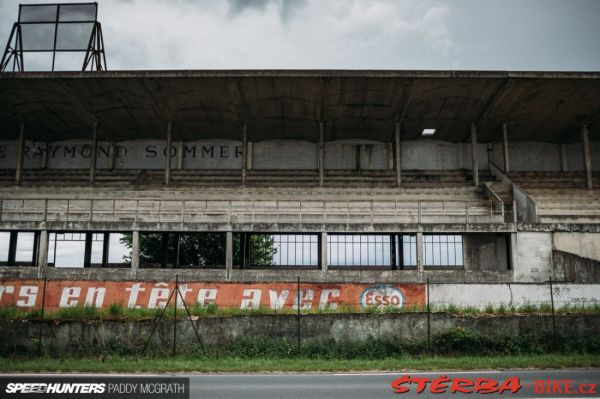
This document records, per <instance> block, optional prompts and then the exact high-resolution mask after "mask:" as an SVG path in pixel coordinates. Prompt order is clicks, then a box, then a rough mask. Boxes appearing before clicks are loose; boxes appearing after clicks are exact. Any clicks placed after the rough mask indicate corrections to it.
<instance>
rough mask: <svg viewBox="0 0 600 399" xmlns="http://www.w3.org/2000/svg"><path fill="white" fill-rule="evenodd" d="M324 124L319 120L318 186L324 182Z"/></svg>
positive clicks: (321, 185)
mask: <svg viewBox="0 0 600 399" xmlns="http://www.w3.org/2000/svg"><path fill="white" fill-rule="evenodd" d="M323 128H324V124H323V122H319V187H323V184H324V183H325V144H324V142H323V140H324V137H323V136H324V134H323Z"/></svg>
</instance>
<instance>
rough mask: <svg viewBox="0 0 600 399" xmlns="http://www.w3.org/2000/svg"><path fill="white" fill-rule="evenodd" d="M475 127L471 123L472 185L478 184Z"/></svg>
mask: <svg viewBox="0 0 600 399" xmlns="http://www.w3.org/2000/svg"><path fill="white" fill-rule="evenodd" d="M477 155H478V151H477V127H476V126H475V124H474V123H471V168H472V171H473V185H475V186H478V185H479V161H478V159H477Z"/></svg>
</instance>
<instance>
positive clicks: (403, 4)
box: [0, 0, 600, 71]
mask: <svg viewBox="0 0 600 399" xmlns="http://www.w3.org/2000/svg"><path fill="white" fill-rule="evenodd" d="M19 1H21V2H23V3H35V2H48V0H29V1H28V0H2V1H1V2H0V35H1V37H0V40H2V45H4V43H5V40H6V38H7V37H8V34H9V32H10V29H11V26H12V23H13V22H14V21H15V20H16V18H17V11H18V3H19ZM98 3H99V19H100V21H101V22H102V27H103V31H104V39H105V45H106V51H107V59H108V67H109V69H112V70H115V69H245V68H249V69H254V68H267V69H271V68H299V69H302V68H327V69H329V68H335V69H496V70H596V71H597V70H600V40H599V38H600V23H599V22H598V16H600V1H598V0H560V1H559V0H502V1H500V0H448V1H443V0H414V1H412V0H221V1H219V0H179V1H166V0H98ZM26 66H29V68H28V69H34V68H36V67H38V68H41V64H39V63H36V62H35V61H33V60H32V61H30V62H29V63H28V64H27V60H26Z"/></svg>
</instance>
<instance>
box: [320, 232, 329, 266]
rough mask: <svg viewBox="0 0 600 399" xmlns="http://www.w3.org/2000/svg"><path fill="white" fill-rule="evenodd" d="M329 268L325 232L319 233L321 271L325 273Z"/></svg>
mask: <svg viewBox="0 0 600 399" xmlns="http://www.w3.org/2000/svg"><path fill="white" fill-rule="evenodd" d="M328 268H329V264H328V262H327V232H325V231H322V232H321V270H323V271H324V272H326V271H327V270H328Z"/></svg>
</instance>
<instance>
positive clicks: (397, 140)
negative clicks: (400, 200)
mask: <svg viewBox="0 0 600 399" xmlns="http://www.w3.org/2000/svg"><path fill="white" fill-rule="evenodd" d="M394 164H395V166H396V186H399V185H400V183H401V182H402V168H401V164H400V122H396V129H395V132H394Z"/></svg>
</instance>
